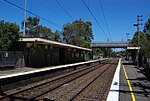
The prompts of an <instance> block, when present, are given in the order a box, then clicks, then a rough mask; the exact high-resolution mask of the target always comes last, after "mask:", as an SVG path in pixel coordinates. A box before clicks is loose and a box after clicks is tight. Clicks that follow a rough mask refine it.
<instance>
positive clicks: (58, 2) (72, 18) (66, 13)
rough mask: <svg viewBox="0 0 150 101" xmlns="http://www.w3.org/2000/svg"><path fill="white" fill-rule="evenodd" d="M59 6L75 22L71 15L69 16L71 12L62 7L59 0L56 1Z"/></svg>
mask: <svg viewBox="0 0 150 101" xmlns="http://www.w3.org/2000/svg"><path fill="white" fill-rule="evenodd" d="M56 2H57V4H58V5H59V6H60V7H61V8H62V9H63V10H64V11H65V12H66V14H67V15H68V16H69V17H70V18H71V19H72V20H74V18H73V17H72V16H71V14H69V12H68V11H67V10H66V9H65V8H64V7H63V6H62V4H61V2H59V1H58V0H56Z"/></svg>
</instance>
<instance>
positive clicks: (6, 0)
mask: <svg viewBox="0 0 150 101" xmlns="http://www.w3.org/2000/svg"><path fill="white" fill-rule="evenodd" d="M4 1H5V2H7V3H9V4H11V5H13V6H15V7H17V8H19V9H21V10H23V11H26V12H28V13H30V14H32V15H34V16H37V17H39V18H41V19H42V20H44V21H46V22H48V23H50V24H52V25H54V26H56V27H58V28H60V29H62V28H61V27H60V26H58V25H56V24H54V23H53V22H51V21H49V20H47V19H45V18H43V17H41V16H39V15H37V14H35V13H33V12H31V11H29V10H27V9H24V8H22V7H20V6H18V5H16V4H14V3H12V2H10V1H8V0H4Z"/></svg>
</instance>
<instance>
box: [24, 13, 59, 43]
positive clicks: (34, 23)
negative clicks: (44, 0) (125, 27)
mask: <svg viewBox="0 0 150 101" xmlns="http://www.w3.org/2000/svg"><path fill="white" fill-rule="evenodd" d="M25 23H26V26H25V32H26V36H34V37H42V38H46V39H50V40H55V41H59V40H60V36H59V34H57V33H53V32H52V31H51V29H50V28H48V27H46V26H42V25H41V24H40V19H39V18H37V17H31V16H29V17H28V18H27V21H26V22H25ZM23 24H24V21H23V22H22V29H23ZM56 34H57V35H56Z"/></svg>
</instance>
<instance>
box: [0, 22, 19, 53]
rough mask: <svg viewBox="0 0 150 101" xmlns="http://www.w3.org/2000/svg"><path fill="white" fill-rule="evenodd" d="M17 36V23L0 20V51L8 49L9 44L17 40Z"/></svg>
mask: <svg viewBox="0 0 150 101" xmlns="http://www.w3.org/2000/svg"><path fill="white" fill-rule="evenodd" d="M19 36H20V32H19V26H18V25H16V24H14V23H10V22H4V21H0V51H4V50H8V49H9V48H10V47H11V45H12V44H13V43H14V42H15V41H17V40H18V37H19Z"/></svg>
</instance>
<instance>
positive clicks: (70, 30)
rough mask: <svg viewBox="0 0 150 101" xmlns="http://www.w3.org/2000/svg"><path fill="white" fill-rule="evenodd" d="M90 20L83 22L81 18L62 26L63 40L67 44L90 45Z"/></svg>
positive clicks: (91, 35) (91, 38)
mask: <svg viewBox="0 0 150 101" xmlns="http://www.w3.org/2000/svg"><path fill="white" fill-rule="evenodd" d="M91 26H92V24H91V22H84V21H82V20H81V19H80V20H76V21H74V22H73V23H71V24H70V23H68V24H65V25H64V26H63V30H64V31H63V36H64V38H63V40H64V41H65V42H66V43H68V44H73V45H77V46H82V47H88V48H89V47H90V45H91V41H92V40H93V33H92V28H91Z"/></svg>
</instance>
